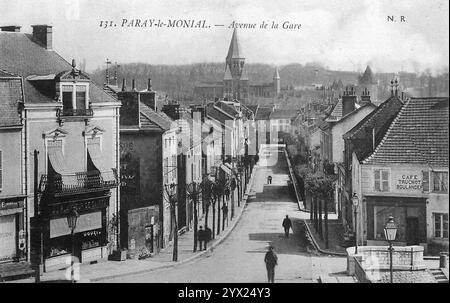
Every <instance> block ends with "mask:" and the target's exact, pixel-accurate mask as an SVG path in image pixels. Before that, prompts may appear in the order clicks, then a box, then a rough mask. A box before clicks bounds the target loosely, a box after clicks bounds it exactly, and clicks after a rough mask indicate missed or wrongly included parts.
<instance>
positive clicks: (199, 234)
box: [197, 226, 206, 250]
mask: <svg viewBox="0 0 450 303" xmlns="http://www.w3.org/2000/svg"><path fill="white" fill-rule="evenodd" d="M205 236H206V234H205V231H204V230H203V226H200V227H199V230H198V232H197V241H198V243H199V246H200V250H202V247H205V249H206V238H205ZM203 244H204V245H203Z"/></svg>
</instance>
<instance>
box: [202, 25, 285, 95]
mask: <svg viewBox="0 0 450 303" xmlns="http://www.w3.org/2000/svg"><path fill="white" fill-rule="evenodd" d="M280 90H281V85H280V75H279V72H278V68H275V71H274V74H273V81H272V82H269V83H253V82H251V81H250V79H249V78H248V73H247V68H246V66H245V57H244V56H243V54H242V48H241V46H240V43H239V40H238V36H237V30H236V28H235V29H234V30H233V36H232V37H231V42H230V46H229V48H228V53H227V56H226V59H225V73H224V77H223V81H221V82H202V83H200V84H198V85H196V86H195V88H194V100H202V101H204V100H206V101H214V100H216V98H218V99H222V98H224V99H226V100H230V101H231V100H234V99H236V100H239V101H240V102H246V101H248V100H249V98H252V97H263V98H274V97H277V96H278V95H279V94H280Z"/></svg>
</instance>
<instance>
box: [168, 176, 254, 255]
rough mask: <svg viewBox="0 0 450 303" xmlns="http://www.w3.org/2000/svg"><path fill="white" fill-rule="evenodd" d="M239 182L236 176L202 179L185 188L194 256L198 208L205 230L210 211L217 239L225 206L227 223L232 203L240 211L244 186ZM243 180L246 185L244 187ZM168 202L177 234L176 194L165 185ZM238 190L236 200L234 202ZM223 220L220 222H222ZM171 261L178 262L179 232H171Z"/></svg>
mask: <svg viewBox="0 0 450 303" xmlns="http://www.w3.org/2000/svg"><path fill="white" fill-rule="evenodd" d="M241 179H242V178H241V177H240V176H239V175H238V174H233V175H232V176H230V177H228V178H227V177H225V176H221V177H219V178H216V179H212V178H210V177H205V178H204V179H203V180H202V182H193V183H190V184H188V185H187V187H186V193H187V197H188V198H189V199H190V200H191V201H192V203H193V212H194V214H193V215H194V217H193V231H194V245H193V252H196V251H197V242H198V241H197V234H198V221H199V218H198V214H199V204H200V202H201V203H202V204H203V208H202V209H203V211H204V215H205V224H204V225H205V229H206V228H208V227H209V222H208V219H209V212H210V211H212V219H213V222H212V225H211V227H212V238H213V239H214V238H215V236H216V235H219V234H220V232H221V231H223V230H224V229H225V223H226V220H228V204H230V208H231V210H230V220H233V218H234V215H235V203H236V202H237V205H238V207H240V202H241V200H242V196H243V190H244V186H242V182H241V181H242V180H241ZM247 181H248V180H247V178H245V183H247ZM165 190H166V194H167V199H168V202H169V204H170V213H171V218H172V219H171V220H172V226H173V230H174V231H178V221H177V216H176V213H177V206H178V201H177V196H178V195H177V192H176V184H167V185H166V188H165ZM236 190H237V199H236ZM221 219H222V221H221ZM172 260H173V261H178V232H174V238H173V255H172Z"/></svg>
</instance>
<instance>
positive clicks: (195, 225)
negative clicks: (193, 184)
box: [192, 198, 198, 252]
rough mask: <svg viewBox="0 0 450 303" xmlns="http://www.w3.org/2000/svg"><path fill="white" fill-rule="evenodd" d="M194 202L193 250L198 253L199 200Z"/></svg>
mask: <svg viewBox="0 0 450 303" xmlns="http://www.w3.org/2000/svg"><path fill="white" fill-rule="evenodd" d="M192 202H193V203H194V249H193V251H194V252H196V251H197V229H198V217H197V199H196V198H194V199H193V201H192Z"/></svg>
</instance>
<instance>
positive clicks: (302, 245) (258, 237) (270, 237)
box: [247, 218, 310, 255]
mask: <svg viewBox="0 0 450 303" xmlns="http://www.w3.org/2000/svg"><path fill="white" fill-rule="evenodd" d="M291 221H292V225H293V230H294V234H292V231H291V232H290V234H289V237H288V238H286V237H285V235H284V231H283V227H282V226H281V222H282V220H280V231H281V232H279V233H251V234H249V235H248V237H249V240H250V241H260V242H266V243H267V246H268V245H269V244H272V245H273V246H274V247H275V251H276V252H277V253H278V254H287V255H309V249H308V246H309V245H310V244H309V242H308V240H307V239H306V236H305V227H304V225H303V222H302V220H300V219H296V218H291ZM265 249H266V248H265ZM247 252H249V253H263V252H266V250H254V251H247Z"/></svg>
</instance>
